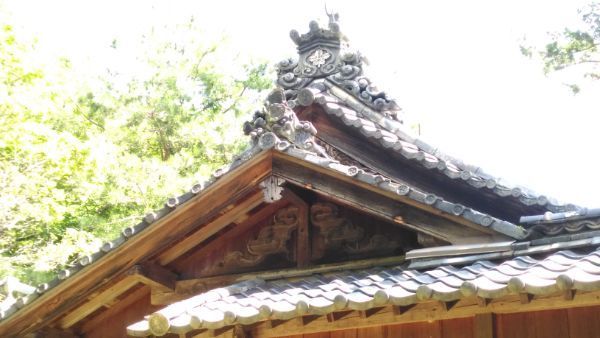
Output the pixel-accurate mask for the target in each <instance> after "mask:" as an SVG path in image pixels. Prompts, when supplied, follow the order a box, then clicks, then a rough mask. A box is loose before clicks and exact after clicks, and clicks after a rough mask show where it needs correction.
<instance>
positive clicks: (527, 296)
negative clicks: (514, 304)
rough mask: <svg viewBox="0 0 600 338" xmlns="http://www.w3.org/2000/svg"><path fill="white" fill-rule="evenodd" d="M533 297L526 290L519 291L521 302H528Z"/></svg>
mask: <svg viewBox="0 0 600 338" xmlns="http://www.w3.org/2000/svg"><path fill="white" fill-rule="evenodd" d="M532 299H533V295H532V294H530V293H526V292H521V293H519V301H520V302H521V304H529V303H530V302H531V300H532Z"/></svg>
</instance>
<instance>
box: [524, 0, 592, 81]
mask: <svg viewBox="0 0 600 338" xmlns="http://www.w3.org/2000/svg"><path fill="white" fill-rule="evenodd" d="M579 14H580V16H581V23H580V25H579V27H577V28H569V27H567V28H565V29H564V30H563V31H562V32H558V33H554V34H552V35H551V41H550V42H548V43H547V44H546V45H545V46H544V48H533V47H522V52H523V54H525V55H528V56H532V55H533V54H534V53H536V54H538V55H539V56H540V57H541V59H542V61H543V64H544V71H545V72H546V74H548V73H551V72H556V71H560V70H564V69H576V70H577V71H578V72H580V73H581V74H582V75H583V76H584V77H585V78H589V79H592V80H598V79H600V52H599V50H598V47H599V45H600V3H597V2H593V3H591V4H589V5H588V6H586V7H584V8H582V9H580V10H579ZM568 85H569V87H570V88H571V89H572V90H573V92H574V93H577V92H579V90H580V87H579V85H578V84H577V83H569V84H568Z"/></svg>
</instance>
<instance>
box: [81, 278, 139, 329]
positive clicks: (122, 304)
mask: <svg viewBox="0 0 600 338" xmlns="http://www.w3.org/2000/svg"><path fill="white" fill-rule="evenodd" d="M149 295H150V287H149V286H142V287H140V288H138V289H136V290H135V291H133V292H131V293H130V294H128V295H127V296H125V297H124V298H123V299H121V300H120V301H119V302H118V303H116V304H115V305H114V306H111V307H110V308H108V309H107V310H105V311H102V312H101V313H99V314H98V315H95V316H93V317H92V318H90V319H89V320H86V321H85V322H84V323H83V325H82V326H81V332H82V333H83V334H85V333H87V332H90V331H92V330H94V329H96V328H97V326H98V325H99V324H101V323H103V322H105V321H106V320H108V319H110V318H112V317H113V316H114V315H115V314H117V313H119V312H120V311H122V310H123V309H126V308H128V307H129V306H130V305H131V304H133V303H135V302H137V301H138V300H139V299H140V298H142V297H148V296H149Z"/></svg>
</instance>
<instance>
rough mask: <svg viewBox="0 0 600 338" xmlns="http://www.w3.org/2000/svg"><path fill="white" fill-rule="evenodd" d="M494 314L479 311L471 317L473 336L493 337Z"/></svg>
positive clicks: (479, 337) (480, 337) (481, 337)
mask: <svg viewBox="0 0 600 338" xmlns="http://www.w3.org/2000/svg"><path fill="white" fill-rule="evenodd" d="M494 333H495V332H494V314H493V313H489V312H488V313H479V314H476V315H475V317H474V318H473V337H476V338H494V336H495V334H494Z"/></svg>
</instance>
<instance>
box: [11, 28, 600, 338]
mask: <svg viewBox="0 0 600 338" xmlns="http://www.w3.org/2000/svg"><path fill="white" fill-rule="evenodd" d="M293 37H295V38H294V41H295V42H296V43H297V44H298V50H299V51H300V55H299V56H300V60H299V61H298V63H295V62H288V63H282V64H280V67H279V78H278V84H279V85H280V86H281V87H280V88H277V89H276V90H274V91H272V92H271V93H270V94H269V96H268V98H267V101H266V104H265V107H264V108H263V109H262V110H260V111H258V112H257V113H256V114H255V115H254V117H253V119H252V120H251V121H249V122H247V123H246V124H245V125H244V131H245V132H246V134H248V135H249V138H250V146H249V148H248V149H247V150H246V151H245V152H243V153H242V154H240V155H239V156H237V157H236V158H235V159H234V160H233V162H232V163H231V164H230V165H228V166H226V167H224V168H221V169H219V170H217V171H216V172H215V173H214V174H213V176H212V177H211V178H210V179H209V181H207V182H205V183H203V184H199V185H196V186H194V187H193V188H192V189H191V190H190V191H189V192H187V193H185V194H184V195H182V196H179V197H175V198H170V199H168V200H167V201H166V203H165V207H164V208H163V209H161V210H158V211H156V212H154V213H151V214H149V215H147V216H146V217H145V218H144V219H143V220H141V221H140V222H139V223H138V224H136V225H133V226H131V227H128V228H126V229H124V230H123V233H122V235H121V236H120V237H119V238H117V239H115V240H113V241H111V242H108V243H106V244H105V245H104V246H103V248H102V250H100V251H99V252H97V253H95V254H93V255H91V256H89V257H84V258H83V259H82V260H81V261H79V262H77V264H75V265H74V266H72V267H71V268H70V269H68V270H65V271H63V272H61V274H60V275H59V276H58V277H57V279H55V280H54V281H52V282H50V283H47V284H45V285H42V286H40V287H38V288H37V290H36V291H35V292H32V293H30V294H28V295H27V296H25V297H22V298H20V300H19V302H18V303H16V304H15V305H14V306H11V307H10V308H9V309H8V310H7V311H2V312H0V335H1V336H7V335H8V336H10V335H24V334H27V333H31V332H35V331H38V330H40V329H44V330H47V331H45V332H50V331H52V332H54V333H56V332H58V333H60V334H73V335H76V334H90V335H92V336H93V335H94V334H99V333H98V332H100V331H101V330H102V328H103V326H104V325H108V324H110V325H112V326H113V328H114V330H115V332H124V329H123V328H124V327H125V326H126V325H127V324H128V323H130V322H131V318H130V317H136V318H140V317H141V316H142V315H143V314H144V313H149V312H151V311H154V309H156V308H157V307H158V306H160V305H167V304H172V303H174V302H176V301H180V300H183V299H187V298H190V297H191V298H192V299H193V298H194V297H195V296H196V295H198V294H200V293H202V292H205V291H208V290H211V289H213V288H218V287H222V286H224V285H230V284H232V285H234V286H235V285H238V284H237V283H236V282H240V281H248V280H255V279H257V280H260V279H269V280H275V281H277V280H280V282H282V283H283V282H285V280H281V279H282V278H297V277H299V276H306V275H310V274H316V273H336V272H337V271H345V273H346V272H347V273H348V275H349V276H350V277H352V276H354V272H352V271H354V270H356V269H369V268H372V267H374V266H383V267H387V266H396V267H395V268H390V269H398V270H402V271H404V270H403V269H405V268H407V266H408V262H405V260H406V256H405V254H406V253H407V252H410V253H411V254H409V255H408V257H409V258H410V260H411V262H410V266H408V267H411V268H413V267H414V268H415V269H425V268H431V267H436V266H440V265H442V264H447V263H448V262H449V261H448V260H445V258H446V256H452V262H459V263H460V264H471V263H472V265H473V266H475V265H476V264H475V263H474V260H476V259H479V258H480V257H481V256H477V255H470V254H473V253H477V254H480V253H485V254H486V256H485V257H486V258H490V257H491V258H490V259H501V258H507V257H514V256H515V255H516V254H517V253H518V254H519V255H520V254H523V255H526V254H530V253H534V254H535V253H540V252H543V253H548V252H551V251H552V250H555V249H556V247H559V245H558V244H557V243H560V244H561V245H563V248H568V249H571V248H579V247H582V246H589V245H593V244H594V243H597V241H596V239H595V237H593V236H594V234H593V233H591V232H590V231H588V230H595V229H597V224H596V223H597V220H594V221H595V223H594V222H592V223H590V222H587V223H584V224H583V223H581V222H576V225H571V223H569V222H571V221H573V219H572V218H569V217H571V216H569V215H571V214H569V213H565V214H563V215H562V216H561V217H562V218H560V217H559V218H558V221H557V222H559V223H561V224H562V225H561V227H560V229H559V230H556V229H555V227H554V224H553V223H554V222H555V221H556V220H554V219H552V217H550V218H549V220H548V219H546V218H548V217H546V216H547V215H544V216H543V218H542V219H538V218H535V219H525V220H524V221H521V223H523V224H530V223H531V222H533V224H534V226H533V227H531V228H529V229H526V228H524V227H521V226H518V225H517V222H519V221H520V219H519V217H520V216H523V215H526V214H538V213H542V212H545V211H548V210H551V211H568V210H576V211H577V212H576V213H575V216H578V217H579V216H581V217H583V218H585V217H587V216H586V215H583V214H582V210H579V209H578V208H577V207H576V206H572V205H564V204H560V203H558V202H556V201H554V200H552V199H549V198H546V197H544V196H538V195H535V194H533V193H531V192H528V191H526V190H523V189H521V188H518V187H510V186H506V185H504V184H503V183H500V182H499V181H498V180H497V179H496V178H494V177H492V176H490V175H487V174H485V173H484V172H482V171H481V170H480V169H479V168H477V167H472V166H469V165H466V164H464V163H462V162H460V161H458V160H456V159H453V158H451V157H449V156H447V155H444V154H443V153H441V152H439V151H438V150H437V149H436V148H433V147H431V146H429V145H427V144H426V143H424V142H422V141H421V140H419V139H417V138H414V137H411V136H409V135H408V134H407V133H405V131H404V129H403V126H402V123H401V119H400V114H399V110H398V109H399V108H398V106H397V105H396V104H395V103H394V102H393V100H391V99H390V98H388V97H387V96H386V95H385V93H383V92H380V91H378V90H376V89H375V88H374V85H373V83H372V82H371V81H370V80H369V79H368V78H366V77H364V75H363V73H362V72H363V70H362V57H361V56H360V54H358V53H345V51H344V50H343V48H344V47H343V46H342V44H341V42H340V34H339V27H337V24H336V23H335V22H330V26H329V29H322V28H319V26H318V25H316V24H311V31H310V32H309V34H306V35H302V36H300V35H297V36H296V35H294V34H293ZM582 215H583V216H582ZM593 216H595V217H597V216H598V214H597V213H594V214H593ZM577 220H579V218H578V219H577ZM582 229H583V230H582ZM540 234H541V235H540ZM544 234H546V235H547V234H553V235H555V234H564V236H566V237H560V238H554V237H552V238H541V239H538V238H537V237H543V235H544ZM536 236H537V237H536ZM532 237H536V238H534V240H530V239H532ZM515 241H518V242H516V243H515ZM440 246H443V247H440ZM530 246H531V248H530ZM432 247H440V248H438V249H431V248H432ZM415 249H416V250H415ZM590 255H591V256H589V257H588V256H586V259H587V258H590V257H592V256H593V255H595V254H590ZM465 256H466V257H465ZM515 260H518V259H517V258H515ZM382 271H383V270H382ZM426 274H427V273H418V274H413V273H410V275H414V276H418V277H419V279H422V278H421V277H423V278H425V277H426V276H425V275H426ZM436 283H437V282H436ZM505 284H506V283H505ZM273 285H275V286H276V285H277V282H274V283H273ZM423 285H424V287H423V288H422V289H423V290H425V291H424V292H426V294H425V296H427V297H429V296H431V295H432V292H430V291H431V290H429V289H428V288H429V287H430V286H429V285H428V284H427V283H424V284H423ZM482 285H483V284H482ZM507 285H508V284H507ZM442 287H443V286H442ZM511 287H514V286H511ZM516 287H520V286H519V285H516ZM586 287H587V286H586ZM507 288H508V286H506V288H504V286H503V289H502V290H504V291H505V290H507ZM482 290H483V289H482ZM532 290H533V289H532ZM553 290H554V289H553ZM408 291H409V292H410V293H411V294H410V295H409V296H410V297H411V299H413V298H415V297H416V293H415V290H412V289H410V290H408ZM504 291H502V292H504ZM517 291H520V292H521V293H523V292H522V291H523V290H521V289H519V290H517ZM534 291H535V290H534ZM386 292H387V291H386ZM459 292H462V291H460V290H458V289H456V288H455V289H453V290H452V291H451V292H450V293H451V297H450V296H448V294H445V293H444V292H441V293H440V296H439V297H440V300H444V299H450V298H452V297H455V298H456V297H457V296H458V294H459ZM536 292H537V291H536ZM480 296H481V295H480ZM484 296H485V295H484ZM427 297H426V298H427ZM498 297H500V296H498ZM434 298H435V297H434ZM455 298H452V302H454V301H455V300H456V299H455ZM427 299H429V298H427ZM470 301H472V299H471V300H470ZM298 304H300V305H299V306H303V305H302V304H303V303H298ZM370 304H371V303H370ZM411 304H412V303H411ZM371 305H373V304H371ZM396 305H397V304H396ZM351 310H353V309H351ZM369 310H370V308H369ZM388 310H390V311H392V312H393V311H394V310H393V309H391V308H390V309H388ZM290 311H292V310H290ZM311 315H315V316H316V315H317V314H311ZM186 318H187V317H186ZM322 319H323V318H321V319H320V320H322ZM303 320H304V319H303ZM188 324H189V323H188ZM48 330H50V331H48ZM118 330H121V331H118ZM54 333H53V334H54Z"/></svg>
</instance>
